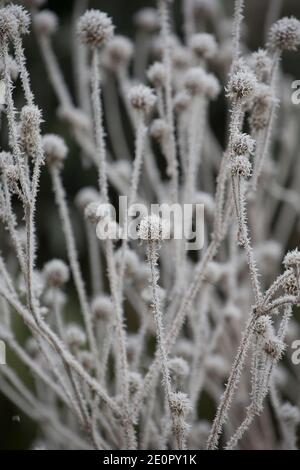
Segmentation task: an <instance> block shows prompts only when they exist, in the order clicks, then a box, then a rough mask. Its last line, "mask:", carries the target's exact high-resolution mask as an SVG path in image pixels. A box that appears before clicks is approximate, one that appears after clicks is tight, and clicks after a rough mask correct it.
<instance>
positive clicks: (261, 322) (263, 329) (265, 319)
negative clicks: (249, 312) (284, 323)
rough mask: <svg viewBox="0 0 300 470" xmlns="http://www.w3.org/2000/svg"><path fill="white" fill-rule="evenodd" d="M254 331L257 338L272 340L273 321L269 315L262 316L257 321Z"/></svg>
mask: <svg viewBox="0 0 300 470" xmlns="http://www.w3.org/2000/svg"><path fill="white" fill-rule="evenodd" d="M253 331H254V333H255V334H256V335H257V336H261V337H263V338H265V339H268V338H270V336H271V335H272V333H273V326H272V320H271V317H270V316H269V315H261V316H260V317H258V318H257V320H255V323H254V327H253Z"/></svg>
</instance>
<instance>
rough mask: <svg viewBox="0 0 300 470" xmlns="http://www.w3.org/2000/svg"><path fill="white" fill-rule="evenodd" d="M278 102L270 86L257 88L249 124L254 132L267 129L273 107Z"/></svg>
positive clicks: (262, 85)
mask: <svg viewBox="0 0 300 470" xmlns="http://www.w3.org/2000/svg"><path fill="white" fill-rule="evenodd" d="M276 104H277V100H276V98H275V96H274V94H273V90H272V89H271V87H270V86H268V85H265V84H262V83H261V84H259V85H258V86H257V87H256V91H255V95H254V98H253V107H252V110H251V113H250V117H249V123H250V126H251V128H252V129H253V130H254V131H260V130H263V129H265V128H266V127H267V125H268V122H269V119H270V112H271V108H272V106H274V105H276Z"/></svg>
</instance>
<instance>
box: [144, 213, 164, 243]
mask: <svg viewBox="0 0 300 470" xmlns="http://www.w3.org/2000/svg"><path fill="white" fill-rule="evenodd" d="M138 235H139V239H140V240H146V241H157V242H158V241H161V240H163V238H164V237H165V235H166V234H165V226H164V222H163V221H162V219H161V218H160V217H159V216H158V215H155V214H153V215H149V216H147V217H144V218H143V219H142V220H141V222H140V225H139V229H138Z"/></svg>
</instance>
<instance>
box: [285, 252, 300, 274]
mask: <svg viewBox="0 0 300 470" xmlns="http://www.w3.org/2000/svg"><path fill="white" fill-rule="evenodd" d="M283 264H284V266H285V268H286V269H289V268H296V267H297V266H298V267H300V252H299V251H298V248H296V249H295V250H292V251H289V252H288V253H287V254H286V255H285V257H284V260H283Z"/></svg>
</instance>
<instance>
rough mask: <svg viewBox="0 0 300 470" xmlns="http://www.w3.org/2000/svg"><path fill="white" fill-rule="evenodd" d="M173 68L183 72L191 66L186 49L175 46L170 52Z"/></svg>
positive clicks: (190, 56)
mask: <svg viewBox="0 0 300 470" xmlns="http://www.w3.org/2000/svg"><path fill="white" fill-rule="evenodd" d="M172 64H173V68H174V69H177V70H180V71H184V70H186V69H187V68H188V67H190V66H191V65H192V55H191V52H190V50H189V49H188V48H187V47H184V46H182V45H181V44H178V45H176V46H175V47H174V48H173V50H172Z"/></svg>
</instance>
